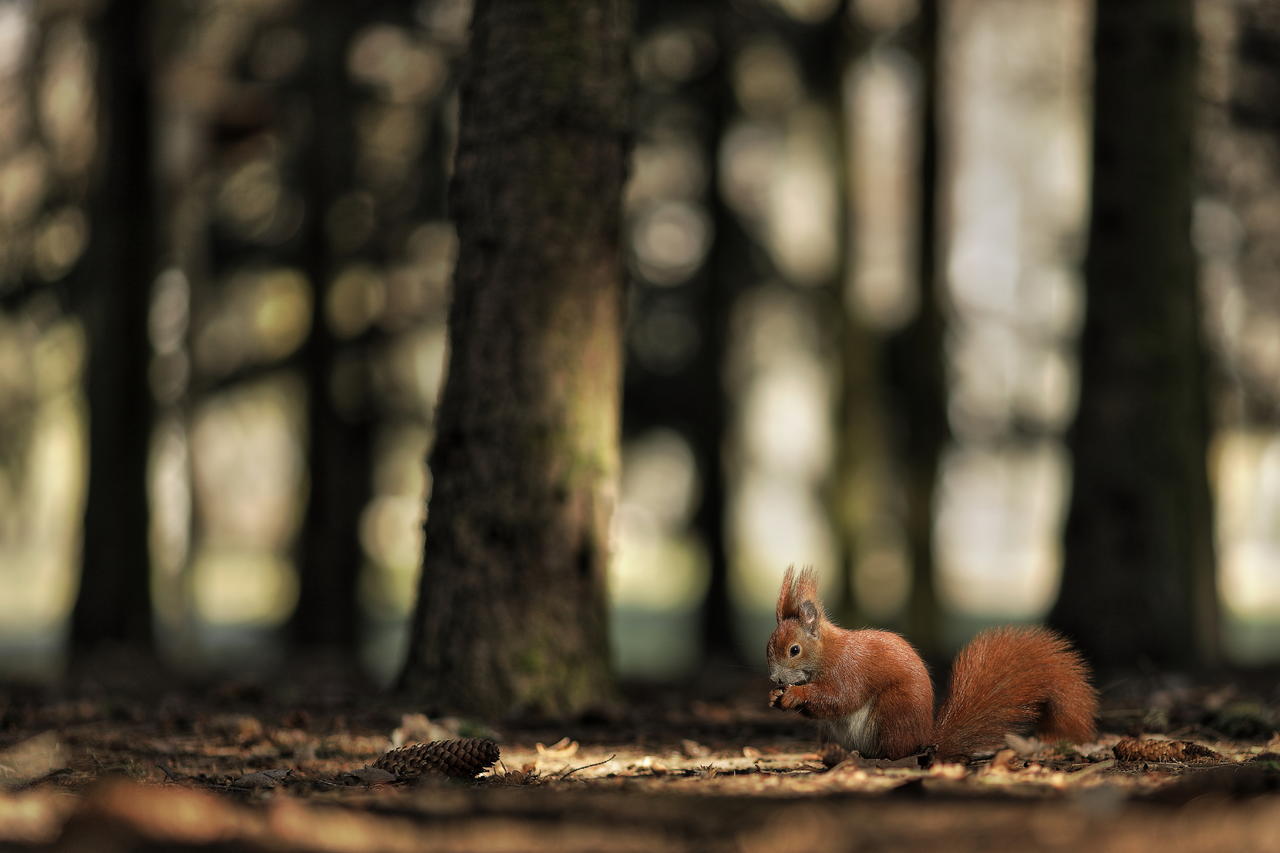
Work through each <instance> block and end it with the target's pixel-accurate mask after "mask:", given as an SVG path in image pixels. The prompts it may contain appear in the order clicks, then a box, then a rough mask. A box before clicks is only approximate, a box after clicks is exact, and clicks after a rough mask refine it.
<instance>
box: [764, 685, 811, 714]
mask: <svg viewBox="0 0 1280 853" xmlns="http://www.w3.org/2000/svg"><path fill="white" fill-rule="evenodd" d="M769 704H770V705H771V706H772V707H774V708H781V709H782V710H784V711H793V710H795V709H796V708H799V707H800V706H801V705H803V704H804V696H803V695H802V691H801V689H800V688H799V687H779V688H778V689H777V690H774V691H772V692H771V693H770V694H769Z"/></svg>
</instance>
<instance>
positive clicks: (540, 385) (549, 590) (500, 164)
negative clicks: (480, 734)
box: [401, 0, 629, 717]
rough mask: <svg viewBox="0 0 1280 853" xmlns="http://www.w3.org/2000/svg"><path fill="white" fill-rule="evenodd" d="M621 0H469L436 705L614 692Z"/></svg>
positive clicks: (561, 710)
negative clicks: (608, 589) (610, 590)
mask: <svg viewBox="0 0 1280 853" xmlns="http://www.w3.org/2000/svg"><path fill="white" fill-rule="evenodd" d="M628 13H629V9H628V8H627V4H626V3H625V2H623V0H557V2H540V3H531V2H527V0H522V2H516V0H480V2H478V3H477V4H476V7H475V12H474V18H473V21H472V43H471V50H470V55H469V57H468V58H469V62H470V67H469V68H468V70H467V72H466V76H465V78H464V80H463V85H462V100H461V105H462V106H461V110H462V113H461V124H460V129H459V143H458V154H457V162H456V171H455V175H454V182H453V185H452V189H451V198H450V201H451V203H452V206H453V215H454V218H455V221H456V223H457V227H458V237H459V256H458V267H457V271H456V273H455V278H454V296H453V300H454V301H453V305H452V306H451V309H450V314H449V329H450V334H451V345H452V350H451V356H450V363H449V369H448V376H447V379H446V382H445V387H444V391H443V395H442V399H441V402H440V407H439V410H438V421H437V430H436V441H435V446H434V448H433V449H432V451H431V454H430V466H431V472H432V477H433V486H432V495H431V502H430V512H429V515H428V519H427V526H426V556H425V562H424V567H423V572H422V580H421V584H420V590H419V601H418V607H417V611H416V613H415V615H414V624H413V634H412V639H411V643H410V649H409V656H408V660H407V661H406V664H405V668H404V671H403V673H402V677H401V687H402V688H403V689H404V690H406V691H408V692H409V693H410V694H412V695H415V696H418V697H420V698H421V699H422V700H423V701H424V702H426V703H427V704H428V705H429V706H430V707H434V708H437V709H439V708H449V709H451V710H455V711H461V712H465V713H472V714H477V715H482V716H488V717H494V716H499V715H505V714H510V713H516V712H531V713H543V714H552V715H565V714H572V713H576V712H579V711H581V710H583V709H585V708H588V707H591V706H593V705H595V704H597V703H600V702H601V701H603V700H605V699H607V698H608V697H609V695H610V693H611V686H610V685H611V681H610V675H609V656H608V648H607V633H606V600H605V572H606V565H607V560H608V555H609V541H608V527H609V521H610V517H611V514H612V509H613V502H614V495H615V492H616V478H617V470H618V432H619V395H620V390H619V389H620V373H621V349H620V347H621V344H620V320H621V310H622V269H621V263H620V256H619V244H618V241H619V217H620V208H621V192H622V184H623V178H624V171H625V165H626V152H625V144H624V142H625V126H626V123H627V106H628V105H627V89H628V54H627V32H628V25H629V18H628Z"/></svg>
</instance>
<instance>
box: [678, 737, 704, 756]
mask: <svg viewBox="0 0 1280 853" xmlns="http://www.w3.org/2000/svg"><path fill="white" fill-rule="evenodd" d="M680 752H681V754H682V755H684V757H685V758H706V757H707V756H708V755H710V754H711V750H710V749H709V748H708V747H705V746H703V745H702V744H700V743H698V742H697V741H696V740H689V739H688V738H685V739H684V740H682V741H680Z"/></svg>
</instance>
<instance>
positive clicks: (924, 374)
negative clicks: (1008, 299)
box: [885, 0, 950, 658]
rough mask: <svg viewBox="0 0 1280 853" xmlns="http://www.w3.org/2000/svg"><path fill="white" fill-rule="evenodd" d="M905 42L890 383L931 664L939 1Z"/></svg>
mask: <svg viewBox="0 0 1280 853" xmlns="http://www.w3.org/2000/svg"><path fill="white" fill-rule="evenodd" d="M906 41H907V43H908V47H909V49H910V50H911V53H912V56H913V57H914V58H915V61H916V64H917V67H918V68H919V75H920V84H919V90H918V91H919V94H918V95H917V97H918V99H919V100H918V104H919V106H918V109H919V113H918V115H919V121H918V123H917V132H918V133H919V134H920V159H919V163H918V174H919V178H918V180H919V184H918V187H919V190H918V193H917V196H916V207H915V209H916V223H917V226H916V227H917V231H916V264H917V266H916V282H917V286H918V288H919V293H920V303H919V307H918V309H917V310H916V313H915V316H913V317H912V318H911V321H910V322H908V323H907V325H906V326H905V327H903V328H902V329H901V330H900V331H898V332H897V333H896V334H894V335H892V336H890V338H889V339H888V341H887V342H886V346H885V349H886V353H885V355H886V361H887V368H888V372H889V381H888V382H887V384H886V386H887V388H888V389H889V395H890V398H891V401H890V406H891V408H892V410H893V414H894V418H893V420H894V423H893V427H894V429H893V432H894V435H895V437H896V442H895V443H896V444H897V447H898V450H897V456H898V460H899V463H898V464H899V465H900V468H899V470H900V472H901V474H900V476H901V478H902V479H901V484H902V490H903V497H904V499H905V500H904V508H905V516H904V529H905V533H906V541H907V551H908V554H909V555H910V559H911V593H910V598H909V599H908V600H907V619H906V630H907V634H908V635H909V636H910V637H911V642H912V643H914V644H915V646H916V648H918V649H919V650H920V652H921V654H923V655H924V656H925V657H926V658H932V657H937V656H938V655H939V654H940V651H941V649H940V646H941V641H940V637H941V629H942V625H941V613H940V612H939V610H938V596H937V592H936V591H935V587H934V571H935V567H934V557H933V509H934V491H935V487H936V485H937V480H938V464H939V461H940V459H941V457H942V449H943V447H944V446H945V445H946V442H947V439H948V437H949V435H950V431H949V427H948V424H947V384H946V365H945V361H944V355H943V350H942V335H943V327H944V321H943V316H942V297H941V289H942V282H941V281H940V280H939V275H938V264H937V258H938V250H939V240H938V231H939V229H938V203H937V200H938V192H939V187H938V109H937V103H938V96H937V92H938V79H937V77H938V0H922V2H921V3H920V8H919V12H918V13H917V15H916V19H915V21H914V22H913V23H912V24H911V25H910V28H909V30H908V32H907V33H906Z"/></svg>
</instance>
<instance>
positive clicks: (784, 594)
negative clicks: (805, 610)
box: [774, 566, 797, 624]
mask: <svg viewBox="0 0 1280 853" xmlns="http://www.w3.org/2000/svg"><path fill="white" fill-rule="evenodd" d="M795 588H796V567H795V566H787V572H786V574H784V575H783V576H782V588H781V589H779V590H778V606H777V609H776V610H775V611H774V615H775V616H777V618H778V624H781V623H782V620H783V619H788V618H790V617H792V616H795V615H797V613H796V604H795Z"/></svg>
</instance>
